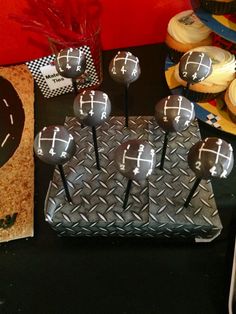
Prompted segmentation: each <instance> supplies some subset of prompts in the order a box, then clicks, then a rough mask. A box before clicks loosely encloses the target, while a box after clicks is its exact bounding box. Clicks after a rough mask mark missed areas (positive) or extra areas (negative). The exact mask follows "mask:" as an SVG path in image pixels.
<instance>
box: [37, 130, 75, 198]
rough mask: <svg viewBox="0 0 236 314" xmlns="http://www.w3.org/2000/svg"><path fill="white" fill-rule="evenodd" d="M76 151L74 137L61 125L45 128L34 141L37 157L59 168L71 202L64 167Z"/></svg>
mask: <svg viewBox="0 0 236 314" xmlns="http://www.w3.org/2000/svg"><path fill="white" fill-rule="evenodd" d="M75 150H76V145H75V141H74V138H73V136H72V135H71V134H70V133H69V132H68V131H67V129H66V128H65V127H64V126H60V125H51V126H48V127H44V128H43V129H42V130H41V131H40V132H39V133H38V134H37V135H36V137H35V140H34V151H35V154H36V155H37V157H38V158H39V159H41V160H42V161H43V162H45V163H48V164H51V165H57V166H58V169H59V171H60V174H61V178H62V182H63V186H64V189H65V193H66V197H67V199H68V201H69V202H72V200H71V197H70V193H69V189H68V185H67V181H66V178H65V174H64V170H63V167H62V165H63V164H64V163H66V162H67V161H68V160H69V159H71V158H72V157H73V155H74V154H75Z"/></svg>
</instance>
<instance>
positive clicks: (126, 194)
mask: <svg viewBox="0 0 236 314" xmlns="http://www.w3.org/2000/svg"><path fill="white" fill-rule="evenodd" d="M132 182H133V180H132V179H129V180H128V183H127V188H126V191H125V199H124V203H123V208H124V209H126V207H127V204H128V200H129V194H130V190H131V186H132Z"/></svg>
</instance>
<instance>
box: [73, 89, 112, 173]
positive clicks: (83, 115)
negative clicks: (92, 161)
mask: <svg viewBox="0 0 236 314" xmlns="http://www.w3.org/2000/svg"><path fill="white" fill-rule="evenodd" d="M110 113H111V102H110V99H109V97H108V95H107V94H106V93H104V92H102V91H98V90H96V91H95V90H86V91H83V92H82V93H80V94H78V95H77V96H76V98H75V100H74V114H75V116H76V117H77V118H78V120H79V121H80V122H81V124H83V125H87V126H91V127H92V133H93V142H94V150H95V156H96V163H97V169H98V170H100V162H99V155H98V145H97V134H96V126H98V125H100V124H102V123H103V122H104V121H106V119H107V118H108V117H109V115H110Z"/></svg>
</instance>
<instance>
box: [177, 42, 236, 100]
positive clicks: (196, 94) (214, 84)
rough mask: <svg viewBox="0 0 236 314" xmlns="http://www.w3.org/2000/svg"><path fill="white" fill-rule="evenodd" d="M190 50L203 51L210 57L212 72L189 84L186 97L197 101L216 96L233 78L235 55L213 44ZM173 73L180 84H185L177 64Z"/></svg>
mask: <svg viewBox="0 0 236 314" xmlns="http://www.w3.org/2000/svg"><path fill="white" fill-rule="evenodd" d="M191 51H199V52H204V53H206V54H207V55H208V56H209V57H210V58H211V59H212V73H211V74H210V75H209V76H208V77H207V78H206V79H205V80H204V81H201V82H200V83H196V84H191V85H190V87H189V92H188V96H187V97H188V98H189V99H191V100H192V101H199V102H200V101H207V100H211V99H214V98H216V97H217V96H218V95H219V94H221V93H222V92H224V91H225V90H226V89H227V87H228V86H229V85H230V83H231V82H232V81H233V80H234V78H235V56H234V55H233V54H231V53H230V52H228V51H226V50H224V49H222V48H218V47H213V46H204V47H198V48H195V49H192V50H191ZM174 75H175V79H176V80H177V81H178V82H179V83H180V85H182V86H186V85H187V82H186V81H184V80H182V79H181V78H180V76H179V64H177V65H176V66H175V72H174Z"/></svg>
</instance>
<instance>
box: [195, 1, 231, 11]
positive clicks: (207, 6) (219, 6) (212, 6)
mask: <svg viewBox="0 0 236 314" xmlns="http://www.w3.org/2000/svg"><path fill="white" fill-rule="evenodd" d="M201 7H202V8H203V9H204V10H207V11H209V12H211V13H213V14H229V13H233V12H236V2H235V1H232V2H218V1H210V0H201Z"/></svg>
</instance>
